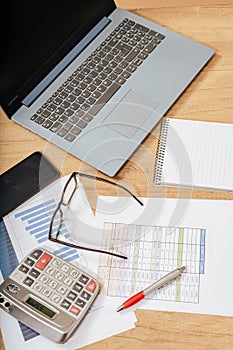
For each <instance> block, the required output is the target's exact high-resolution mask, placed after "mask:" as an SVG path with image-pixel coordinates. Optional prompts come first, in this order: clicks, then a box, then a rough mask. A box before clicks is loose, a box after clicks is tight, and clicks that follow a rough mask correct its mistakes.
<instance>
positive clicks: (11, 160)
mask: <svg viewBox="0 0 233 350" xmlns="http://www.w3.org/2000/svg"><path fill="white" fill-rule="evenodd" d="M116 3H117V4H118V6H121V7H123V8H127V9H129V10H130V11H132V12H134V13H136V14H139V15H141V16H142V17H145V18H147V19H150V20H152V21H155V22H156V23H158V24H160V25H162V26H165V27H167V28H169V29H172V30H174V31H176V32H178V33H180V34H183V35H186V36H187V37H189V38H192V39H194V40H196V41H198V42H200V43H203V44H206V45H208V46H210V47H211V48H213V49H214V50H215V51H216V55H215V56H214V57H213V58H212V59H211V61H210V62H209V63H208V64H207V65H206V66H205V67H204V69H203V70H202V71H201V73H200V74H199V75H198V76H197V78H196V79H195V80H194V81H193V82H192V84H191V85H190V86H189V87H188V88H187V90H186V91H185V92H184V93H183V95H182V96H181V97H180V98H179V100H178V101H177V102H176V103H175V104H174V105H173V107H172V108H171V109H170V111H169V112H168V113H167V115H166V116H167V117H176V118H186V119H194V120H204V121H216V122H224V123H233V44H232V43H233V4H232V1H231V0H225V1H224V0H206V1H201V0H189V1H187V0H186V1H185V0H173V1H171V0H156V1H155V0H134V1H132V0H131V1H130V0H117V1H116ZM203 3H204V4H203ZM156 133H157V130H156V129H155V132H154V134H153V135H150V136H149V137H148V138H147V139H146V140H145V142H144V143H143V147H141V148H139V149H138V151H137V152H136V153H135V154H134V156H133V157H132V159H131V161H129V162H127V164H126V165H125V166H124V167H123V169H122V170H121V171H120V172H119V174H118V175H117V176H116V178H115V179H116V180H117V181H121V180H126V181H129V182H130V183H132V186H133V189H134V191H135V192H136V193H137V194H138V195H142V196H143V195H146V193H147V188H145V187H146V186H148V184H147V180H148V177H150V175H151V171H152V168H151V164H150V163H151V162H146V161H145V164H144V169H141V170H139V168H140V167H138V164H141V163H139V162H140V159H141V157H142V156H143V154H144V153H143V152H147V153H148V151H147V150H149V154H150V155H153V154H154V150H155V147H156V142H157V138H156V135H157V134H156ZM36 150H40V151H42V152H44V153H46V154H47V155H48V157H49V158H50V159H53V161H54V163H55V164H56V165H57V166H58V167H59V168H60V170H61V172H62V174H63V175H65V174H68V173H71V172H72V171H73V170H78V169H82V171H86V172H87V171H93V169H91V168H90V167H89V166H87V165H85V164H83V163H81V162H80V161H79V160H77V159H75V158H74V157H72V156H70V155H67V154H66V155H65V154H64V153H63V151H61V150H59V149H58V148H56V147H55V146H51V145H50V144H48V143H47V142H46V141H44V140H42V139H41V138H40V137H38V136H36V135H35V134H33V133H31V132H29V131H27V130H26V129H24V128H22V127H20V126H19V125H16V124H15V123H14V122H12V121H9V120H8V119H7V118H6V116H5V115H4V113H3V112H0V173H2V172H4V171H5V170H7V169H8V168H10V167H11V166H13V165H14V164H15V163H17V162H18V161H20V160H21V159H23V158H25V157H26V156H27V155H29V154H30V153H32V152H33V151H36ZM142 178H143V179H144V180H143V181H142ZM140 182H141V183H142V184H141V185H140V186H139V183H140ZM161 194H162V195H165V196H172V197H174V196H177V195H179V196H182V193H181V194H180V193H178V194H177V191H175V190H167V189H165V191H163V192H160V190H158V189H157V190H154V192H153V194H152V195H153V196H160V195H161ZM183 195H187V193H183ZM188 195H190V196H192V197H193V198H209V199H230V200H232V199H233V195H232V194H227V193H215V192H205V191H194V192H192V193H190V192H189V193H188ZM213 292H214V291H213ZM136 316H137V319H138V322H137V323H136V327H135V328H134V329H132V330H130V331H127V332H124V333H122V334H118V335H116V336H114V337H111V338H108V339H105V340H103V341H100V342H97V343H94V344H92V345H90V346H87V347H85V348H83V349H88V350H104V349H108V350H115V349H118V350H119V349H134V350H137V349H141V348H142V347H143V349H145V350H150V349H166V350H167V349H179V350H181V349H221V350H222V349H229V350H230V349H233V318H232V317H219V316H209V315H194V314H184V313H172V312H159V311H146V310H137V311H136ZM12 334H14V332H13V330H12ZM1 341H2V339H1V338H0V349H4V345H3V343H1Z"/></svg>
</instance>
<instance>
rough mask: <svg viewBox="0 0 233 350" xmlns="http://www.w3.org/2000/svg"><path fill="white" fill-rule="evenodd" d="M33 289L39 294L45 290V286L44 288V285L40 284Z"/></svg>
mask: <svg viewBox="0 0 233 350" xmlns="http://www.w3.org/2000/svg"><path fill="white" fill-rule="evenodd" d="M33 288H34V289H35V290H36V291H37V292H41V291H42V289H43V286H42V284H40V283H36V284H35V285H34V287H33Z"/></svg>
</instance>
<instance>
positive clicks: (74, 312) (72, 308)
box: [70, 305, 80, 316]
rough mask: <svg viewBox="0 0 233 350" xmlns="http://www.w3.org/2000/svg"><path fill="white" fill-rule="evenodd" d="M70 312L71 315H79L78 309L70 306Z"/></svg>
mask: <svg viewBox="0 0 233 350" xmlns="http://www.w3.org/2000/svg"><path fill="white" fill-rule="evenodd" d="M70 312H72V314H74V315H76V316H77V315H78V314H79V313H80V309H78V308H77V307H76V306H74V305H73V306H72V307H71V308H70Z"/></svg>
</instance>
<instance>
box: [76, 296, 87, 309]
mask: <svg viewBox="0 0 233 350" xmlns="http://www.w3.org/2000/svg"><path fill="white" fill-rule="evenodd" d="M75 304H76V305H78V306H79V307H81V308H83V307H84V306H85V305H86V302H85V301H84V300H81V299H79V298H78V299H77V301H76V303H75Z"/></svg>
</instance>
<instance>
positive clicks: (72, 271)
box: [70, 269, 79, 278]
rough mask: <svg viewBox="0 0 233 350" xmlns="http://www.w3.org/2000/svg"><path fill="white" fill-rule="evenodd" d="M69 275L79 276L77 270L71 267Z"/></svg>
mask: <svg viewBox="0 0 233 350" xmlns="http://www.w3.org/2000/svg"><path fill="white" fill-rule="evenodd" d="M70 276H71V277H73V278H77V277H78V276H79V272H78V270H75V269H72V270H71V271H70Z"/></svg>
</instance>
